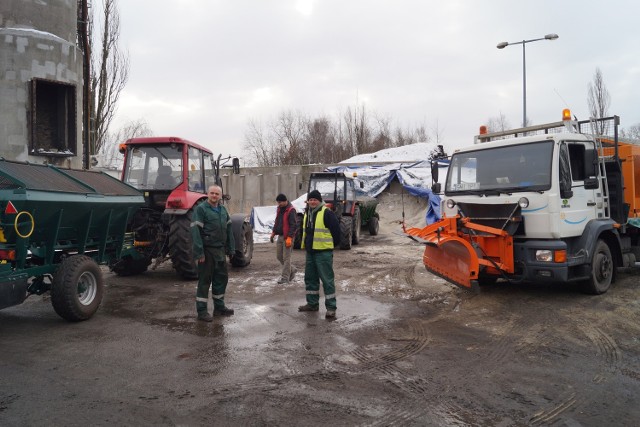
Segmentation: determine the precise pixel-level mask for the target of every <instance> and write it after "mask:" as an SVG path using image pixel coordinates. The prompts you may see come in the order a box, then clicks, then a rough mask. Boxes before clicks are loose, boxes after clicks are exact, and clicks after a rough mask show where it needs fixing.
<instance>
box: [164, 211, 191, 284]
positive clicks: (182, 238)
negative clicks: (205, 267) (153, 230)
mask: <svg viewBox="0 0 640 427" xmlns="http://www.w3.org/2000/svg"><path fill="white" fill-rule="evenodd" d="M192 215H193V209H191V210H189V211H188V212H187V213H186V214H184V215H174V216H172V217H171V221H170V223H169V254H170V255H171V262H172V263H173V268H174V269H175V270H176V272H177V273H178V275H179V276H180V277H182V278H183V279H186V280H193V279H197V278H198V266H197V265H196V263H195V261H194V260H193V243H192V241H191V217H192Z"/></svg>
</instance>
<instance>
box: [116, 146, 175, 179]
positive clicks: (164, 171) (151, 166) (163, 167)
mask: <svg viewBox="0 0 640 427" xmlns="http://www.w3.org/2000/svg"><path fill="white" fill-rule="evenodd" d="M127 149H128V150H129V154H128V156H127V163H126V164H125V165H124V182H126V183H127V184H129V185H131V186H133V187H135V188H137V189H138V190H173V189H174V188H175V187H176V186H177V185H178V184H180V183H181V182H182V147H181V146H179V145H176V146H170V145H158V146H156V145H151V144H149V145H136V146H129V147H128V148H127Z"/></svg>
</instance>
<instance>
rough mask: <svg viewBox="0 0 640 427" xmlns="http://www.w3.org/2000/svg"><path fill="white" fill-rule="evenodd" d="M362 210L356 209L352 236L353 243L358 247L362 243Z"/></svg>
mask: <svg viewBox="0 0 640 427" xmlns="http://www.w3.org/2000/svg"><path fill="white" fill-rule="evenodd" d="M361 226H362V224H360V209H356V212H355V214H354V215H353V235H352V236H351V243H353V244H354V245H357V244H358V243H360V227H361Z"/></svg>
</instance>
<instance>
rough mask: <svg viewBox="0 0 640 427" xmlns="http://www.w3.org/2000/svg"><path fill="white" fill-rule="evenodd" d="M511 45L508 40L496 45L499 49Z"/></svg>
mask: <svg viewBox="0 0 640 427" xmlns="http://www.w3.org/2000/svg"><path fill="white" fill-rule="evenodd" d="M507 46H509V43H508V42H502V43H498V46H496V47H497V48H498V49H504V48H505V47H507Z"/></svg>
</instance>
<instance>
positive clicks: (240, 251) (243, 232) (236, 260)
mask: <svg viewBox="0 0 640 427" xmlns="http://www.w3.org/2000/svg"><path fill="white" fill-rule="evenodd" d="M236 218H239V219H241V220H242V225H241V227H240V228H239V230H238V231H239V232H238V231H236V232H234V233H233V237H234V240H235V244H236V253H235V255H234V256H233V258H231V265H232V266H234V267H246V266H247V265H249V264H250V263H251V258H253V228H251V224H249V223H247V222H244V220H243V218H242V217H236V216H235V215H234V216H233V217H232V221H233V220H234V219H236ZM237 220H238V219H236V221H237Z"/></svg>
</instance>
